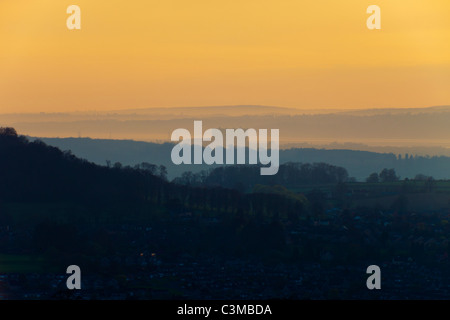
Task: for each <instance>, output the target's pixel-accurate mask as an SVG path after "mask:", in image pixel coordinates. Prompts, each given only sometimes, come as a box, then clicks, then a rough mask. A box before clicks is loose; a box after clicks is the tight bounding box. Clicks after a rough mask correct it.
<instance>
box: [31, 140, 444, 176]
mask: <svg viewBox="0 0 450 320" xmlns="http://www.w3.org/2000/svg"><path fill="white" fill-rule="evenodd" d="M31 139H32V140H34V139H37V138H31ZM39 139H40V140H42V141H43V142H45V143H46V144H48V145H51V146H55V147H58V148H60V149H61V150H70V151H72V153H73V154H74V155H75V156H77V157H80V158H84V159H86V160H88V161H92V162H94V163H97V164H100V165H106V161H110V162H111V163H115V162H120V163H121V164H122V165H130V166H134V165H136V164H139V163H142V162H148V163H152V164H156V165H164V166H166V167H167V170H168V178H169V179H173V178H175V177H178V176H180V175H181V174H182V173H183V172H186V171H192V172H199V171H201V170H207V169H209V168H211V167H213V166H207V165H179V166H176V165H174V164H173V163H172V162H171V157H170V153H171V151H172V148H173V146H174V144H173V143H151V142H142V141H133V140H108V139H90V138H39ZM287 162H301V163H315V162H324V163H328V164H331V165H335V166H340V167H343V168H345V169H347V171H348V173H349V175H350V176H351V177H355V178H356V179H357V180H360V181H362V180H364V179H365V178H367V177H368V176H369V175H370V174H371V173H373V172H380V171H381V170H382V169H383V168H393V169H395V170H396V172H397V174H398V175H400V176H401V178H414V177H415V176H416V175H417V174H425V175H428V176H433V177H434V178H435V179H448V178H450V157H444V156H439V157H437V156H436V157H422V156H414V155H412V154H411V155H403V156H401V157H399V156H397V155H395V154H393V153H377V152H369V151H358V150H345V149H335V150H327V149H316V148H291V149H286V150H280V163H281V164H282V163H287Z"/></svg>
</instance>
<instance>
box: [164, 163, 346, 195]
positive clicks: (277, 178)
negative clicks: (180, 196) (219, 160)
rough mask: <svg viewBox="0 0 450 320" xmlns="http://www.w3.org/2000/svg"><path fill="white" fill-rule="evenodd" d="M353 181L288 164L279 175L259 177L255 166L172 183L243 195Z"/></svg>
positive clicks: (329, 170) (323, 167) (316, 167)
mask: <svg viewBox="0 0 450 320" xmlns="http://www.w3.org/2000/svg"><path fill="white" fill-rule="evenodd" d="M349 180H352V179H351V178H349V176H348V172H347V170H346V169H345V168H342V167H337V166H333V165H329V164H326V163H313V164H309V163H292V162H291V163H286V164H282V165H281V166H280V168H279V170H278V173H277V174H276V175H272V176H263V175H260V167H259V166H256V165H235V166H224V167H218V168H212V169H210V170H208V171H201V172H199V173H192V172H190V171H188V172H185V173H183V174H182V176H181V177H179V178H176V179H174V180H173V182H174V183H177V184H182V185H190V186H222V187H224V188H232V189H237V190H240V191H242V192H246V191H252V190H253V188H254V186H255V185H258V184H259V185H282V186H286V187H295V186H299V185H315V184H336V183H341V182H347V181H349Z"/></svg>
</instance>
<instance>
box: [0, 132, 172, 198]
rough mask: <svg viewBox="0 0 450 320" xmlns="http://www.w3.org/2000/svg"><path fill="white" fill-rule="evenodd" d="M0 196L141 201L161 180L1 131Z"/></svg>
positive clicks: (140, 171) (145, 173)
mask: <svg viewBox="0 0 450 320" xmlns="http://www.w3.org/2000/svg"><path fill="white" fill-rule="evenodd" d="M0 176H1V181H2V183H1V184H0V199H3V200H12V201H21V202H24V201H49V200H53V201H65V200H72V201H92V202H95V201H141V200H143V199H144V195H145V194H146V193H148V192H149V191H150V190H152V188H156V187H157V186H159V185H161V184H164V183H165V182H164V180H163V179H161V178H159V177H156V176H154V175H151V174H150V173H148V172H146V171H145V170H131V169H130V170H127V169H126V168H124V169H122V170H120V169H119V168H117V167H116V168H108V167H106V166H99V165H96V164H94V163H91V162H88V161H87V160H82V159H79V158H77V157H75V156H74V155H72V154H71V152H69V151H64V152H63V151H61V150H60V149H58V148H56V147H52V146H48V145H46V144H45V143H44V142H42V141H39V140H35V141H33V142H30V141H28V140H27V139H26V138H25V137H23V136H18V135H17V134H16V133H15V131H13V129H10V131H9V133H8V134H5V133H3V134H0Z"/></svg>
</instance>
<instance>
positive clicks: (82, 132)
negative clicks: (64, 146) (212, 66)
mask: <svg viewBox="0 0 450 320" xmlns="http://www.w3.org/2000/svg"><path fill="white" fill-rule="evenodd" d="M194 120H202V121H203V125H204V128H205V129H206V128H255V129H264V128H267V129H270V128H274V129H276V128H278V129H280V144H281V146H282V147H283V148H286V147H288V146H295V147H306V145H309V146H310V147H314V148H322V147H324V146H325V145H329V144H333V143H337V144H342V145H346V146H351V145H353V144H363V145H366V146H370V147H371V148H375V147H376V148H377V150H378V151H381V152H391V151H393V150H394V149H393V148H399V147H402V148H411V149H412V151H411V152H408V153H413V154H421V155H426V154H430V155H447V156H450V138H449V137H450V126H449V125H448V123H450V107H449V106H441V107H430V108H417V109H413V108H392V109H366V110H306V109H294V108H279V107H270V106H216V107H186V108H151V109H130V110H117V111H108V112H74V113H38V114H3V115H0V125H2V126H11V127H14V128H16V129H17V130H18V131H19V132H21V133H22V134H27V135H29V136H35V137H61V138H64V137H91V138H95V139H130V140H137V141H147V142H158V143H159V142H169V141H170V136H171V133H172V132H173V131H174V130H175V129H178V128H187V129H189V130H191V129H192V127H193V122H194ZM349 148H350V147H349ZM351 149H355V148H353V147H352V148H351ZM356 149H358V148H356ZM366 150H367V148H366ZM371 151H375V149H373V150H371Z"/></svg>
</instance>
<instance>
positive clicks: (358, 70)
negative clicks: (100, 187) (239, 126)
mask: <svg viewBox="0 0 450 320" xmlns="http://www.w3.org/2000/svg"><path fill="white" fill-rule="evenodd" d="M71 4H77V5H79V6H80V8H81V11H82V29H81V30H75V31H70V30H68V29H67V27H66V19H67V17H68V15H67V14H66V8H67V7H68V6H69V5H71ZM371 4H377V5H379V6H380V7H381V18H382V20H381V25H382V29H381V30H372V31H371V30H368V29H367V27H366V19H367V17H368V16H369V15H368V14H367V13H366V9H367V7H368V6H369V5H371ZM449 87H450V2H449V1H448V0H416V1H410V0H395V1H393V0H389V1H387V0H376V1H370V2H367V1H361V0H345V1H335V0H321V1H317V0H309V1H298V0H283V1H275V0H228V1H215V0H190V1H185V0H167V1H140V0H139V1H138V0H131V1H118V0H111V1H87V0H76V1H65V0H39V1H35V0H2V1H0V113H25V112H27V113H30V112H71V111H75V110H79V111H92V110H99V111H102V110H114V109H128V108H144V107H145V108H149V107H167V106H171V107H177V106H205V105H238V104H240V105H242V104H258V105H278V106H285V107H295V108H337V109H339V108H346V109H348V108H381V107H426V106H430V105H445V104H449V102H450V90H448V88H449Z"/></svg>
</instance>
